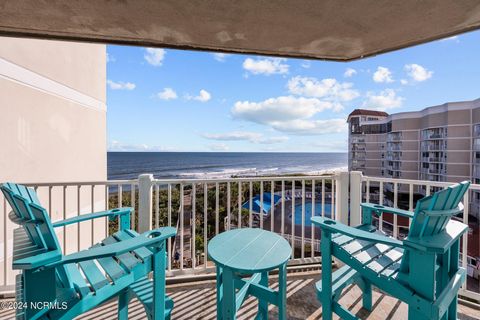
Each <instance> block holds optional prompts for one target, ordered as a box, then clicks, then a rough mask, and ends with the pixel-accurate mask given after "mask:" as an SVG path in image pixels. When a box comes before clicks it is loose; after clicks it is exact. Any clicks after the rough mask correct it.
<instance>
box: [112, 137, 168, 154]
mask: <svg viewBox="0 0 480 320" xmlns="http://www.w3.org/2000/svg"><path fill="white" fill-rule="evenodd" d="M107 149H108V151H136V152H140V151H145V152H148V151H173V150H174V149H172V148H166V147H162V146H150V145H148V144H128V143H123V142H120V141H117V140H112V141H110V143H109V144H108V147H107Z"/></svg>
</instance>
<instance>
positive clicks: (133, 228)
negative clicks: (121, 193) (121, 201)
mask: <svg viewBox="0 0 480 320" xmlns="http://www.w3.org/2000/svg"><path fill="white" fill-rule="evenodd" d="M135 198H136V197H135V185H134V184H132V185H131V186H130V202H131V204H132V209H133V210H132V230H135V226H136V222H135V212H136V211H137V210H135V202H136V199H135Z"/></svg>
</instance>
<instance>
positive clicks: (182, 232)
mask: <svg viewBox="0 0 480 320" xmlns="http://www.w3.org/2000/svg"><path fill="white" fill-rule="evenodd" d="M183 193H184V186H183V183H180V219H179V220H180V270H183V255H184V252H183V238H184V231H183V229H184V227H185V226H184V216H183V213H184V206H185V199H184V194H183Z"/></svg>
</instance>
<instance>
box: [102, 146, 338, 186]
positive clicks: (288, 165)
mask: <svg viewBox="0 0 480 320" xmlns="http://www.w3.org/2000/svg"><path fill="white" fill-rule="evenodd" d="M346 167H347V154H346V153H266V152H265V153H246V152H108V154H107V170H108V179H109V180H117V179H134V178H137V177H138V175H139V174H142V173H152V174H153V175H154V176H155V178H157V179H173V178H205V179H206V178H228V177H231V176H238V175H241V176H262V175H272V174H274V175H278V174H294V173H304V174H318V173H322V172H324V171H331V170H332V171H333V170H340V169H343V168H346Z"/></svg>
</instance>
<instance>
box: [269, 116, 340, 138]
mask: <svg viewBox="0 0 480 320" xmlns="http://www.w3.org/2000/svg"><path fill="white" fill-rule="evenodd" d="M271 126H272V128H274V129H275V130H277V131H281V132H285V133H290V134H296V135H322V134H328V133H341V132H347V124H346V122H345V119H327V120H304V119H297V120H290V121H284V122H273V123H272V124H271Z"/></svg>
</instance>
